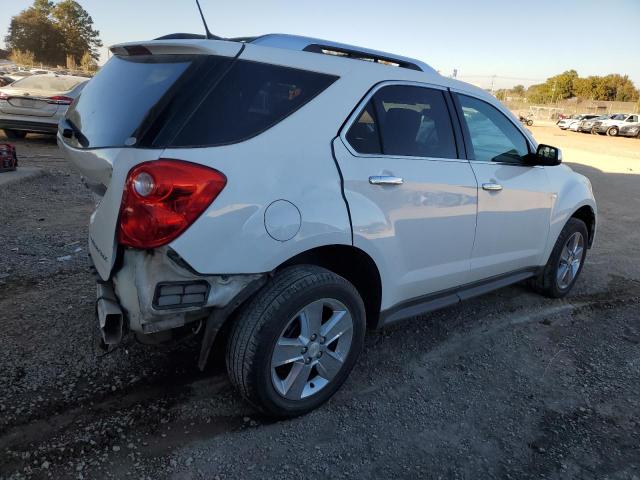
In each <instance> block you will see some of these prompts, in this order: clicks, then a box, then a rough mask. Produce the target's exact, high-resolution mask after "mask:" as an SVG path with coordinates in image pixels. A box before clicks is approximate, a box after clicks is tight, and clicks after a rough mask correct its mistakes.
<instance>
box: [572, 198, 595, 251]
mask: <svg viewBox="0 0 640 480" xmlns="http://www.w3.org/2000/svg"><path fill="white" fill-rule="evenodd" d="M569 218H577V219H579V220H582V221H583V222H584V223H585V225H586V226H587V231H588V232H589V238H588V239H587V245H588V247H589V248H591V247H592V246H593V240H594V238H595V234H596V212H595V211H594V210H593V208H592V207H591V206H590V205H583V206H582V207H580V208H578V209H577V210H576V211H575V212H573V214H572V215H571V217H569ZM567 221H568V220H567Z"/></svg>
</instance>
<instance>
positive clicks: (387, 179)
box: [369, 175, 404, 185]
mask: <svg viewBox="0 0 640 480" xmlns="http://www.w3.org/2000/svg"><path fill="white" fill-rule="evenodd" d="M369 183H370V184H371V185H402V184H403V183H404V180H403V179H402V178H401V177H393V176H390V175H372V176H370V177H369Z"/></svg>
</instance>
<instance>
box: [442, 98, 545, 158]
mask: <svg viewBox="0 0 640 480" xmlns="http://www.w3.org/2000/svg"><path fill="white" fill-rule="evenodd" d="M450 91H451V97H452V98H453V103H454V105H455V107H456V113H457V115H458V121H459V122H460V128H461V129H462V137H463V141H464V145H465V150H466V152H467V159H468V161H469V162H470V163H476V164H478V163H481V164H485V165H486V164H493V165H510V166H512V167H527V168H544V167H543V166H541V165H527V164H525V163H523V162H494V161H491V162H484V161H482V160H476V159H475V152H474V150H473V144H472V143H471V133H470V132H469V128H468V127H467V122H465V120H464V112H463V111H462V104H461V103H460V99H459V98H458V97H459V95H464V96H466V97H469V98H473V99H474V100H477V101H479V102H483V103H486V104H487V105H489V106H490V107H492V108H494V109H496V110H497V111H498V112H499V113H501V114H502V115H503V116H504V117H505V118H506V119H507V120H508V121H509V122H510V123H511V124H512V125H513V126H514V127H515V128H516V130H517V131H518V132H520V134H521V135H522V136H523V137H524V139H525V141H526V142H527V148H528V149H529V153H533V152H535V151H536V145H535V144H534V143H533V142H532V141H531V138H530V137H529V135H528V134H527V133H526V132H525V131H524V128H523V127H522V125H518V124H517V123H516V122H514V120H513V119H512V118H511V117H509V115H505V113H504V112H503V111H502V110H501V109H500V108H498V107H497V106H495V105H493V104H492V103H491V102H488V101H486V100H484V99H482V98H479V97H477V96H476V95H473V94H472V93H470V92H465V91H462V90H458V89H450ZM472 152H474V154H473V155H472ZM472 156H473V158H472Z"/></svg>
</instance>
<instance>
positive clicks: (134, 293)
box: [58, 35, 596, 416]
mask: <svg viewBox="0 0 640 480" xmlns="http://www.w3.org/2000/svg"><path fill="white" fill-rule="evenodd" d="M111 51H112V52H113V54H114V56H113V58H112V59H111V60H110V61H109V62H108V63H107V64H106V65H105V66H104V67H103V68H102V69H101V71H100V72H99V73H98V74H97V75H96V77H95V78H94V79H93V80H91V82H89V84H88V85H87V86H86V88H85V89H84V91H83V92H82V94H81V96H80V97H79V99H78V100H77V101H76V102H75V103H74V104H73V106H72V107H71V108H70V110H69V112H68V114H67V117H66V120H65V121H63V122H62V123H61V125H60V128H59V132H58V141H59V144H60V146H61V148H62V150H63V151H64V152H65V154H66V156H67V157H68V158H69V159H70V160H71V161H72V162H73V163H74V164H75V165H76V166H77V167H78V168H79V169H80V171H81V172H82V173H83V175H84V176H85V177H86V182H87V183H88V184H89V185H90V187H91V188H92V189H93V190H94V191H96V192H97V193H99V194H100V195H101V196H102V198H101V200H100V203H99V204H98V207H97V208H96V211H95V212H94V213H93V215H92V216H91V226H90V238H89V249H90V252H91V257H92V259H93V262H94V264H95V268H96V270H97V274H98V277H99V278H98V301H97V311H98V318H99V325H100V329H101V331H102V336H103V339H104V343H106V344H107V345H108V346H110V347H112V346H114V345H115V344H117V343H118V342H119V341H120V340H121V338H122V336H123V334H124V333H126V332H132V333H133V334H135V335H136V336H137V337H138V338H139V339H140V340H142V341H144V342H145V343H151V342H161V341H166V340H168V339H170V338H175V337H177V336H180V335H188V334H196V333H197V334H199V335H201V336H202V347H201V352H200V366H201V367H202V366H204V364H205V363H206V362H207V358H208V355H209V351H210V350H211V348H212V345H213V344H214V340H215V339H216V336H217V334H218V332H222V334H223V335H221V336H220V338H226V339H227V343H226V358H227V366H228V371H229V374H230V377H231V380H232V383H233V384H234V385H235V386H236V387H237V388H238V389H239V390H240V392H241V393H242V394H243V395H244V396H245V397H246V398H247V399H248V400H249V401H250V402H251V403H252V404H254V405H255V406H256V407H258V408H259V409H261V410H263V411H264V412H267V413H269V414H272V415H276V416H293V415H298V414H301V413H304V412H307V411H309V410H311V409H313V408H315V407H317V406H318V405H320V404H322V403H323V402H325V401H326V400H327V399H328V398H329V397H331V395H333V393H334V392H335V391H336V390H337V389H338V388H339V387H340V385H341V384H342V383H343V382H344V380H345V379H346V377H347V375H348V374H349V372H350V370H351V369H352V367H353V366H354V364H355V362H356V359H357V358H358V355H359V353H360V351H361V349H362V346H363V339H364V335H365V329H366V327H370V328H380V327H383V326H387V325H389V324H392V323H394V322H396V321H398V320H401V319H404V318H407V317H413V316H416V315H418V314H422V313H425V312H428V311H432V310H435V309H438V308H442V307H446V306H448V305H453V304H455V303H458V302H460V301H461V300H464V299H467V298H470V297H473V296H475V295H479V294H482V293H485V292H488V291H490V290H493V289H496V288H500V287H503V286H505V285H509V284H512V283H514V282H519V281H523V280H529V281H530V283H531V285H532V286H533V287H534V288H535V289H536V290H538V291H539V292H541V293H543V294H545V295H548V296H551V297H562V296H564V295H566V294H567V293H568V292H569V291H570V290H571V288H572V286H573V285H574V283H575V281H576V278H577V277H578V275H579V274H580V271H581V269H582V266H583V264H584V260H585V256H586V252H587V248H588V247H590V246H591V245H592V243H593V239H594V234H595V229H596V227H595V226H596V203H595V201H594V197H593V193H592V190H591V185H590V183H589V181H588V180H587V179H586V178H585V177H583V176H582V175H578V174H577V173H574V172H573V171H572V170H571V169H570V168H569V167H567V166H563V165H560V152H559V150H558V149H555V148H553V147H549V146H544V145H537V144H536V141H535V139H534V138H533V137H532V136H531V134H530V133H529V132H528V131H527V130H526V129H523V128H522V127H521V126H520V124H519V122H518V119H517V118H515V117H513V115H512V114H511V113H509V111H508V110H506V109H505V108H504V107H503V106H502V105H501V104H500V103H499V102H498V101H497V100H496V99H495V98H494V97H492V96H491V95H489V94H488V93H486V92H485V91H483V90H481V89H479V88H476V87H473V86H471V85H468V84H465V83H462V82H459V81H456V80H453V79H450V78H445V77H442V76H440V75H439V74H437V73H436V72H435V71H434V70H433V69H432V68H431V67H429V66H428V65H426V64H424V63H422V62H419V61H417V60H413V59H409V58H404V57H399V56H394V55H391V54H386V53H382V52H376V51H372V50H366V49H361V48H357V47H353V46H349V45H342V44H337V43H333V42H328V41H324V40H317V39H310V38H303V37H294V36H287V35H267V36H263V37H257V38H244V39H238V40H235V41H220V40H195V39H186V40H185V39H182V40H181V39H160V40H155V41H148V42H143V43H131V44H123V45H118V46H115V47H112V49H111ZM219 344H220V343H219V342H218V343H216V345H219Z"/></svg>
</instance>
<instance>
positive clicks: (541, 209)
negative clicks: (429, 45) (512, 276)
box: [455, 94, 554, 281]
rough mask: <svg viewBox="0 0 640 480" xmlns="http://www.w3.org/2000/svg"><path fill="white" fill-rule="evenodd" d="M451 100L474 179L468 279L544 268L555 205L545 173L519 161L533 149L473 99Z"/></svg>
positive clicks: (493, 111) (459, 96) (512, 126)
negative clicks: (475, 205) (475, 216)
mask: <svg viewBox="0 0 640 480" xmlns="http://www.w3.org/2000/svg"><path fill="white" fill-rule="evenodd" d="M455 97H456V105H457V108H458V109H459V114H460V115H459V116H460V118H461V119H462V124H463V125H462V126H463V132H464V134H465V140H466V142H465V143H466V145H467V155H468V157H469V159H470V160H471V167H472V168H473V171H474V173H475V175H476V178H477V180H478V222H477V226H476V236H475V243H474V246H473V254H472V258H471V275H470V278H471V280H472V281H478V280H482V279H486V278H490V277H494V276H497V275H502V274H507V273H511V272H516V271H518V270H521V269H527V268H530V267H534V266H537V265H540V264H541V263H544V260H543V259H542V255H543V252H544V248H545V245H546V242H547V237H548V235H549V227H550V214H551V206H552V202H553V200H554V196H553V194H552V192H551V188H550V184H549V180H548V178H547V173H546V171H545V168H544V167H540V166H530V165H527V164H526V163H525V162H524V158H523V157H524V156H525V155H527V154H528V153H529V152H530V151H531V149H532V146H531V145H530V143H529V141H528V139H527V138H526V136H525V135H524V133H522V132H521V131H520V129H519V128H518V127H517V126H516V125H515V123H514V122H512V121H511V119H509V118H508V117H507V116H506V115H505V114H503V113H502V112H501V111H500V110H499V109H497V108H496V107H494V106H493V105H491V104H489V103H488V102H485V101H483V100H480V99H478V98H475V97H472V96H468V95H463V94H456V95H455Z"/></svg>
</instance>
